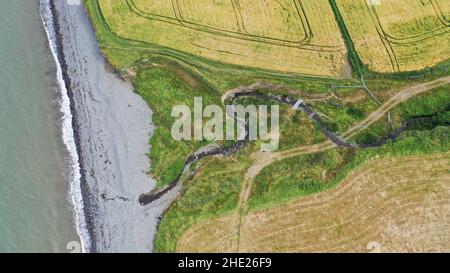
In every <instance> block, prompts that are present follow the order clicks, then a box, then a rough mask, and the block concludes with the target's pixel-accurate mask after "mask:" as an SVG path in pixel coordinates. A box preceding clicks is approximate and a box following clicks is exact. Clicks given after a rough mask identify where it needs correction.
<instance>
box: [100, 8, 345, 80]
mask: <svg viewBox="0 0 450 273" xmlns="http://www.w3.org/2000/svg"><path fill="white" fill-rule="evenodd" d="M175 3H176V5H175V6H172V2H171V1H158V2H155V1H148V0H147V1H146V0H99V4H100V8H101V12H102V15H103V17H104V19H105V21H106V23H107V25H108V27H109V28H110V29H111V30H112V31H113V32H114V33H115V34H116V35H117V36H119V37H121V38H125V39H129V40H136V41H142V42H145V43H149V44H156V45H159V46H162V47H167V48H172V49H176V50H179V51H182V52H187V53H190V54H193V55H196V56H202V57H205V58H207V59H211V60H216V61H219V62H223V63H227V64H235V65H241V66H246V67H252V68H261V69H266V70H272V71H278V72H292V73H298V74H304V75H315V76H328V77H336V78H343V77H344V78H345V77H347V78H348V77H349V76H350V73H351V69H350V66H349V65H348V64H347V62H346V48H345V45H344V42H343V39H342V37H341V34H340V32H339V28H338V26H337V23H336V21H335V20H334V15H333V13H332V10H331V7H330V6H329V4H328V2H327V1H324V0H321V1H315V0H306V1H287V0H283V1H277V2H272V1H260V2H259V4H256V5H254V3H253V1H249V0H241V1H237V0H234V1H206V0H201V1H200V0H197V1H188V0H183V1H175ZM268 18H270V19H268ZM268 26H270V27H268ZM156 29H157V30H158V31H155V30H156ZM168 33H170V35H167V34H168Z"/></svg>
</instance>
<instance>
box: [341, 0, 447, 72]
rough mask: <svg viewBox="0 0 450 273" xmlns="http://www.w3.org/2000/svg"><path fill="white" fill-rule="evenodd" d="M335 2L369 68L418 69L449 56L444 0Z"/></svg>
mask: <svg viewBox="0 0 450 273" xmlns="http://www.w3.org/2000/svg"><path fill="white" fill-rule="evenodd" d="M335 2H336V3H337V6H338V9H339V11H340V13H341V15H342V17H343V20H344V24H345V26H346V28H347V29H348V31H349V34H350V36H351V39H352V41H353V44H354V45H355V47H356V50H357V52H358V55H359V57H360V58H361V60H362V62H363V63H364V64H366V65H367V66H368V68H369V69H370V70H373V71H376V72H405V71H414V70H422V69H424V68H428V67H431V66H434V65H436V64H439V63H441V62H443V61H446V60H447V59H448V58H449V57H450V28H449V27H450V21H449V20H448V19H449V18H448V14H449V12H450V5H449V4H448V1H445V0H389V1H385V0H355V1H349V0H336V1H335Z"/></svg>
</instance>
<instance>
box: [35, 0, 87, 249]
mask: <svg viewBox="0 0 450 273" xmlns="http://www.w3.org/2000/svg"><path fill="white" fill-rule="evenodd" d="M39 5H40V13H41V19H42V21H43V25H44V29H45V32H46V35H47V39H48V40H49V47H50V51H51V53H52V55H53V57H54V59H55V65H56V67H57V72H56V77H57V82H58V85H59V89H60V92H61V94H60V96H61V99H60V102H59V104H60V105H61V106H60V112H61V115H62V118H61V119H62V121H61V123H62V124H61V125H62V127H63V128H61V129H62V135H63V142H64V145H65V148H66V150H67V153H68V155H69V157H70V161H72V162H69V163H71V165H72V166H71V169H70V168H69V170H68V175H69V176H70V177H69V178H68V180H69V184H70V187H69V188H70V189H69V191H68V195H69V196H68V197H69V199H71V200H72V207H73V208H72V209H73V211H74V212H73V214H74V218H75V219H74V220H75V221H74V222H75V228H76V230H77V233H78V236H79V238H80V240H81V246H82V251H83V252H91V251H95V244H94V242H95V240H93V239H92V238H93V233H92V226H91V224H90V221H89V218H88V217H87V216H88V215H89V213H88V211H87V209H86V205H87V206H89V200H88V198H86V196H85V194H86V192H85V191H83V189H82V185H83V181H85V179H84V173H83V172H81V170H82V166H83V159H82V157H81V154H80V149H81V148H80V141H79V133H78V130H77V115H76V111H75V110H74V109H73V105H74V100H73V92H72V91H71V88H70V86H71V81H70V77H69V75H68V72H67V64H66V62H65V56H64V49H63V46H64V45H63V43H62V40H61V30H60V25H59V22H58V14H57V12H56V9H55V5H54V2H53V0H50V1H48V0H40V3H39ZM46 12H47V13H48V14H47V13H46ZM46 17H47V18H46ZM50 17H51V18H50ZM59 77H62V79H58V78H59ZM61 80H62V81H61ZM65 96H67V98H68V101H66V102H65V103H66V104H68V105H66V107H68V109H64V106H63V104H64V100H65ZM65 122H67V124H64V123H65ZM69 124H70V125H71V127H69V126H68V125H69ZM64 125H66V126H67V127H66V128H64ZM65 130H66V131H65ZM70 131H71V132H70ZM71 133H72V134H73V136H72V135H71ZM64 136H67V138H71V137H73V143H70V139H64ZM71 145H75V147H70V146H71ZM71 148H72V150H71ZM73 148H75V149H73ZM77 183H78V184H79V186H80V194H81V199H82V200H76V199H75V197H74V194H75V193H74V192H73V188H74V187H75V185H74V184H77ZM77 202H78V203H77ZM79 203H81V204H79ZM77 206H78V208H77ZM81 211H82V214H81Z"/></svg>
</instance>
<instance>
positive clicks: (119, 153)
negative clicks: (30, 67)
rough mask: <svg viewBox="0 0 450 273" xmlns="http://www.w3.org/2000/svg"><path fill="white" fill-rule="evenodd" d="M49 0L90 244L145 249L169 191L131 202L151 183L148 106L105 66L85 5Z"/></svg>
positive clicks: (149, 245)
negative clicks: (67, 86)
mask: <svg viewBox="0 0 450 273" xmlns="http://www.w3.org/2000/svg"><path fill="white" fill-rule="evenodd" d="M54 3H55V10H56V12H57V15H58V24H59V29H60V34H61V43H62V51H63V55H64V59H65V63H66V67H65V69H66V71H67V75H68V77H69V78H70V83H71V86H70V93H71V97H72V104H73V105H72V111H73V112H74V117H75V118H74V128H75V131H76V136H77V144H78V145H77V146H78V150H79V151H78V153H79V155H80V160H81V162H80V163H81V171H82V173H83V177H82V190H83V199H84V201H85V214H86V216H87V223H88V229H89V231H90V237H91V238H85V239H87V240H91V249H90V250H89V251H94V252H151V251H152V248H153V247H152V241H153V238H154V235H155V231H156V227H157V223H158V218H159V217H160V216H161V214H162V212H163V210H164V209H165V208H166V207H167V205H168V203H169V202H170V200H171V199H172V198H173V196H172V197H171V196H170V195H168V196H164V197H163V198H162V199H161V200H158V201H156V202H154V203H153V204H150V205H149V206H141V205H140V204H139V203H138V202H137V199H138V197H139V195H140V194H142V193H144V192H148V191H150V190H152V188H153V187H154V186H155V182H154V181H153V180H152V179H151V178H150V177H149V176H148V174H147V173H148V171H149V168H150V162H149V158H148V156H147V153H148V152H149V151H150V146H149V139H150V135H151V132H152V130H153V128H152V126H153V125H152V122H151V117H152V112H151V110H150V109H149V107H148V105H147V104H146V103H145V101H144V100H143V99H142V98H141V97H140V96H139V95H137V94H135V93H134V92H133V88H132V86H131V84H130V83H128V82H125V81H123V80H121V79H120V78H119V77H118V76H117V75H115V74H114V73H112V72H111V69H108V65H107V63H106V62H105V60H104V58H103V56H102V55H101V53H100V50H99V48H98V45H97V41H96V37H95V33H94V30H93V28H92V26H91V24H90V21H89V19H88V17H87V14H86V12H85V10H84V7H83V6H82V5H68V3H67V1H55V2H54Z"/></svg>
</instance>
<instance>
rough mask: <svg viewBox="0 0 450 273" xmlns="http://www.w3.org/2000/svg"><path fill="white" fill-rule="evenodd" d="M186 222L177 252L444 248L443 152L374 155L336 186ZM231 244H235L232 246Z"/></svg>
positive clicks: (449, 214) (446, 178)
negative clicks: (241, 211)
mask: <svg viewBox="0 0 450 273" xmlns="http://www.w3.org/2000/svg"><path fill="white" fill-rule="evenodd" d="M234 217H237V214H236V215H229V216H224V217H221V218H219V219H212V220H208V221H204V222H200V223H197V224H196V225H194V226H192V227H191V228H190V229H189V230H188V231H186V232H185V234H184V235H183V236H182V238H181V239H180V240H179V242H178V245H177V251H181V252H191V251H192V252H199V251H228V252H232V251H236V250H239V251H240V252H265V251H267V252H342V251H343V252H370V251H381V252H397V251H400V252H419V251H420V252H422V251H424V252H443V251H445V252H448V251H450V153H448V152H447V153H440V154H432V155H425V156H401V157H387V158H381V159H376V160H373V161H371V162H368V163H366V164H364V165H363V166H361V167H360V168H357V169H356V170H354V171H353V172H351V173H350V174H349V175H348V176H347V177H346V178H345V179H344V181H343V182H342V183H341V184H340V185H339V186H337V187H336V188H334V189H332V190H330V191H328V192H323V193H320V194H316V195H312V196H309V197H305V198H301V199H298V200H293V201H290V202H289V203H286V204H283V205H278V206H276V207H272V208H268V209H264V210H261V211H256V212H250V213H248V214H247V215H244V216H243V218H242V222H241V228H240V239H239V240H237V238H238V236H237V230H238V229H237V227H236V226H232V225H231V223H233V222H236V221H235V220H236V218H234ZM238 245H239V246H238Z"/></svg>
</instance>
